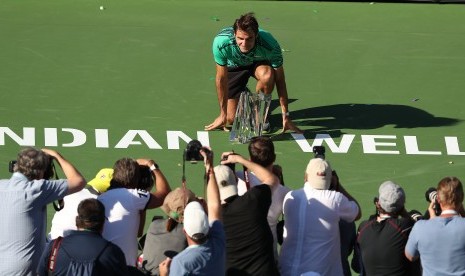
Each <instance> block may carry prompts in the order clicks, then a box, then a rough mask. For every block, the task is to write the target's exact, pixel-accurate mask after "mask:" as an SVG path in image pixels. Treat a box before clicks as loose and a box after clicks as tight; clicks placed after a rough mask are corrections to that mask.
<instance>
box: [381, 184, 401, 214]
mask: <svg viewBox="0 0 465 276" xmlns="http://www.w3.org/2000/svg"><path fill="white" fill-rule="evenodd" d="M378 198H379V201H378V202H379V205H380V206H381V208H383V210H384V211H386V212H387V213H394V212H398V211H400V210H402V209H403V208H404V204H405V193H404V189H402V187H400V186H399V185H397V184H396V183H394V182H392V181H386V182H383V183H382V184H381V186H379V197H378Z"/></svg>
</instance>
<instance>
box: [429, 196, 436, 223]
mask: <svg viewBox="0 0 465 276" xmlns="http://www.w3.org/2000/svg"><path fill="white" fill-rule="evenodd" d="M435 203H436V200H431V202H430V203H429V206H428V212H429V218H430V219H432V218H435V217H437V216H436V210H434V204H435Z"/></svg>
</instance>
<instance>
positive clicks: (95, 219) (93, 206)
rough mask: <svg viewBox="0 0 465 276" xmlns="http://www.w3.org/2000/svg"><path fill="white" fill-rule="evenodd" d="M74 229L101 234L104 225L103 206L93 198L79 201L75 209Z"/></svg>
mask: <svg viewBox="0 0 465 276" xmlns="http://www.w3.org/2000/svg"><path fill="white" fill-rule="evenodd" d="M77 212H78V215H77V216H76V227H77V228H78V230H90V231H95V232H99V233H101V232H102V230H103V225H104V224H105V206H103V204H102V203H101V202H100V201H98V200H97V199H95V198H88V199H84V200H83V201H81V202H80V203H79V205H78V208H77Z"/></svg>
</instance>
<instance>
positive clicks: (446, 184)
mask: <svg viewBox="0 0 465 276" xmlns="http://www.w3.org/2000/svg"><path fill="white" fill-rule="evenodd" d="M437 192H438V198H437V200H438V202H439V204H440V205H441V209H442V210H443V212H444V210H455V211H460V210H461V209H463V203H462V202H463V197H464V194H463V187H462V182H460V180H459V179H458V178H457V177H445V178H443V179H441V181H439V183H438V188H437Z"/></svg>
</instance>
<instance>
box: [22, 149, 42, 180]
mask: <svg viewBox="0 0 465 276" xmlns="http://www.w3.org/2000/svg"><path fill="white" fill-rule="evenodd" d="M50 162H51V158H50V156H49V155H48V154H46V153H45V152H43V151H41V150H40V149H36V148H33V147H27V148H24V149H22V150H21V151H20V152H19V153H18V158H17V163H16V171H18V172H20V173H22V174H24V175H25V176H26V177H27V178H28V179H29V180H34V179H41V178H43V177H44V175H45V173H46V172H47V170H48V168H49V167H50Z"/></svg>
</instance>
